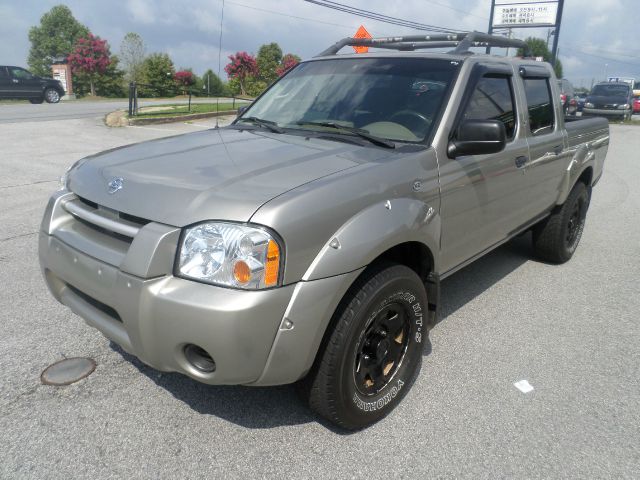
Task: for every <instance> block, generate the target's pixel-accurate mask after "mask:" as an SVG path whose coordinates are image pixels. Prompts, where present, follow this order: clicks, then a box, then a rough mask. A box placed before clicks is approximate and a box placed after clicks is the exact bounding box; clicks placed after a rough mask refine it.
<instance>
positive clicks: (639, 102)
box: [633, 90, 640, 114]
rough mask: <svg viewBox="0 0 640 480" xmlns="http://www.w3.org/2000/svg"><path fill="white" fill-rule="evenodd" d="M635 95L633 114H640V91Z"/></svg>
mask: <svg viewBox="0 0 640 480" xmlns="http://www.w3.org/2000/svg"><path fill="white" fill-rule="evenodd" d="M636 92H638V93H636ZM633 93H634V94H633V113H634V114H635V113H640V91H637V90H635V91H634V92H633Z"/></svg>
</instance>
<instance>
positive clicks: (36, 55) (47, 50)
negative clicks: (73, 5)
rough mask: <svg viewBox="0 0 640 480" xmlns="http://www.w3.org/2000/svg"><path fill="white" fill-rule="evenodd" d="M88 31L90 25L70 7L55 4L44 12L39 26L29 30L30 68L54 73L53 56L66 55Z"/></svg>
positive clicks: (42, 73) (39, 73)
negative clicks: (81, 19) (52, 68)
mask: <svg viewBox="0 0 640 480" xmlns="http://www.w3.org/2000/svg"><path fill="white" fill-rule="evenodd" d="M88 33H89V29H88V28H87V27H86V26H84V25H83V24H81V23H80V22H78V21H77V20H76V19H75V18H74V17H73V14H72V13H71V10H70V9H69V7H67V6H65V5H56V6H55V7H53V8H52V9H51V10H49V11H48V12H47V13H45V14H44V15H42V17H41V18H40V25H39V26H34V27H31V29H30V30H29V41H30V42H31V49H30V50H29V58H28V60H27V63H28V64H29V68H30V69H31V71H32V72H33V73H35V74H36V75H41V76H51V64H52V63H54V60H55V59H59V58H62V57H64V58H65V59H66V58H67V57H68V56H69V54H70V53H71V52H72V51H73V47H74V46H75V44H76V41H77V40H78V38H80V37H85V36H87V34H88ZM56 61H57V60H56Z"/></svg>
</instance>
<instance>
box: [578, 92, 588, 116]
mask: <svg viewBox="0 0 640 480" xmlns="http://www.w3.org/2000/svg"><path fill="white" fill-rule="evenodd" d="M588 95H589V94H588V93H587V92H582V93H579V94H578V95H577V96H576V100H577V102H578V111H579V112H582V109H583V108H584V102H586V100H587V96H588Z"/></svg>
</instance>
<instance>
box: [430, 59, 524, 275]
mask: <svg viewBox="0 0 640 480" xmlns="http://www.w3.org/2000/svg"><path fill="white" fill-rule="evenodd" d="M475 70H476V71H475V72H473V73H472V75H471V77H470V81H469V86H468V89H467V93H466V94H465V96H464V97H463V99H462V102H461V107H460V110H459V112H458V115H457V119H456V122H455V123H454V126H453V129H452V132H451V135H452V136H454V135H455V130H456V128H457V125H459V123H460V122H461V121H464V120H475V119H478V120H479V119H485V120H486V119H493V120H500V121H502V122H503V123H504V124H505V129H506V132H507V145H506V147H505V149H504V150H503V151H501V152H499V153H495V154H490V155H469V156H462V157H458V158H454V159H450V158H447V159H445V160H444V161H440V178H441V198H442V207H441V215H442V238H441V243H442V271H443V272H446V271H448V270H451V269H453V268H455V267H457V266H459V265H461V264H462V263H464V262H465V261H466V260H468V259H470V258H472V257H474V256H476V255H477V254H479V253H481V252H483V251H484V250H486V249H488V248H490V247H492V246H493V245H495V244H497V243H499V242H500V241H502V240H504V239H505V238H506V237H507V236H509V235H510V233H511V232H512V231H513V230H514V229H515V228H517V226H518V225H520V223H521V222H522V210H523V208H525V205H524V200H523V199H522V197H521V195H520V192H521V190H522V188H523V185H524V183H525V181H526V180H525V176H524V166H525V164H526V161H527V158H528V154H529V147H528V144H527V140H526V135H525V134H524V133H523V129H522V128H521V125H520V121H519V118H518V110H517V105H516V100H515V98H516V97H515V90H514V79H513V75H512V74H513V69H512V67H511V66H510V65H506V64H505V65H501V66H500V67H499V68H496V67H492V68H489V67H485V66H483V65H476V67H475ZM478 70H485V71H484V73H479V74H478V73H477V71H478ZM474 73H475V75H474ZM474 77H476V78H475V79H474Z"/></svg>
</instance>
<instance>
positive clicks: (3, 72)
mask: <svg viewBox="0 0 640 480" xmlns="http://www.w3.org/2000/svg"><path fill="white" fill-rule="evenodd" d="M7 78H9V74H8V73H7V68H6V67H0V79H3V80H6V79H7Z"/></svg>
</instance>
